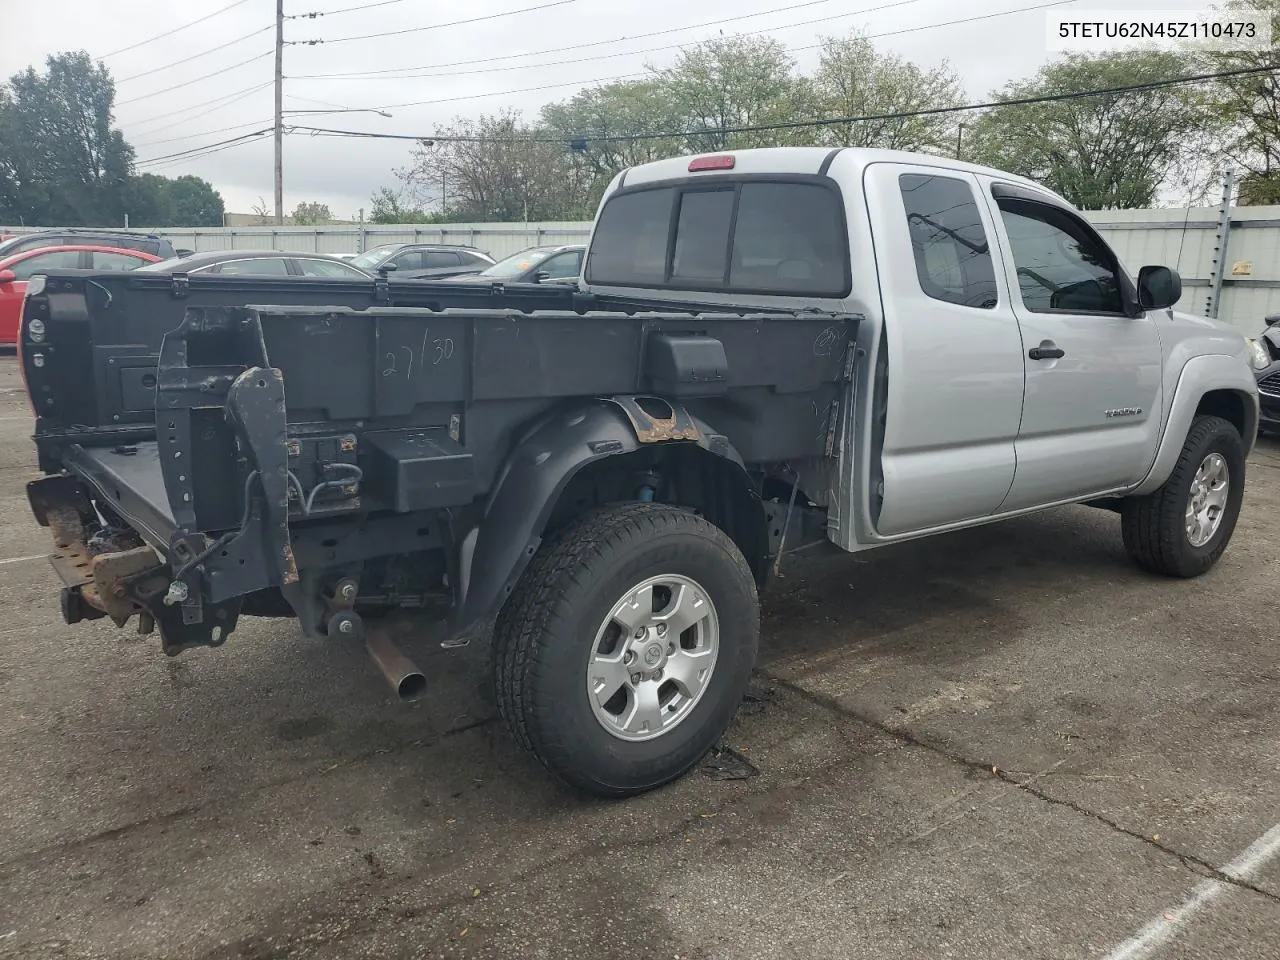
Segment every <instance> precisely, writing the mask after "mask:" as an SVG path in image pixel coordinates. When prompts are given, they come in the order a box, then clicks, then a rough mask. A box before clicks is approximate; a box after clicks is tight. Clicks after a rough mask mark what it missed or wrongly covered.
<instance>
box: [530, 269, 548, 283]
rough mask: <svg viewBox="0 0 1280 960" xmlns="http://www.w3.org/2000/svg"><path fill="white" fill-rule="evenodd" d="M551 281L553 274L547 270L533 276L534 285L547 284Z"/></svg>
mask: <svg viewBox="0 0 1280 960" xmlns="http://www.w3.org/2000/svg"><path fill="white" fill-rule="evenodd" d="M550 279H551V274H549V273H547V271H545V270H539V271H538V272H537V273H535V274H534V275H533V282H534V283H546V282H547V281H548V280H550Z"/></svg>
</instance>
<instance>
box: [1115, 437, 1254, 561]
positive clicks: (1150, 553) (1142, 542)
mask: <svg viewBox="0 0 1280 960" xmlns="http://www.w3.org/2000/svg"><path fill="white" fill-rule="evenodd" d="M1243 498H1244V443H1243V441H1242V440H1241V439H1240V433H1239V431H1237V430H1236V428H1235V427H1234V426H1232V425H1231V424H1230V423H1229V422H1227V421H1226V420H1223V419H1222V418H1221V417H1211V416H1198V417H1196V418H1195V420H1193V421H1192V423H1191V429H1190V430H1188V431H1187V439H1186V442H1185V443H1184V444H1183V446H1182V453H1181V454H1180V455H1179V456H1178V462H1177V463H1176V464H1175V465H1174V468H1173V473H1171V474H1170V475H1169V479H1168V480H1166V481H1165V482H1164V484H1163V485H1162V486H1161V487H1160V488H1159V489H1158V490H1156V491H1155V492H1154V493H1152V494H1149V495H1148V496H1145V497H1131V498H1129V499H1127V500H1125V501H1124V504H1123V507H1122V511H1121V518H1122V530H1123V532H1124V545H1125V549H1127V550H1128V552H1129V554H1130V556H1132V557H1133V558H1134V559H1135V560H1136V561H1137V562H1138V563H1139V564H1140V565H1141V566H1143V567H1145V568H1146V569H1148V570H1151V571H1153V572H1155V573H1162V574H1165V575H1167V576H1173V577H1197V576H1199V575H1200V574H1202V573H1205V572H1206V571H1208V570H1209V569H1210V568H1211V567H1212V566H1213V565H1214V564H1215V563H1217V562H1218V559H1219V558H1220V557H1221V556H1222V553H1223V551H1224V550H1226V549H1227V543H1228V542H1229V541H1230V540H1231V534H1232V532H1233V531H1234V530H1235V526H1236V518H1237V517H1238V516H1239V515H1240V504H1241V501H1242V500H1243Z"/></svg>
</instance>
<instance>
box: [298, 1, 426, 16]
mask: <svg viewBox="0 0 1280 960" xmlns="http://www.w3.org/2000/svg"><path fill="white" fill-rule="evenodd" d="M405 2H406V0H381V2H379V3H365V4H361V5H359V6H355V7H343V8H342V9H340V10H312V11H311V12H310V13H294V14H290V15H289V16H287V17H285V19H286V20H315V19H316V18H318V17H333V16H337V15H338V14H340V13H355V12H359V13H363V12H364V11H366V10H372V9H373V8H374V7H389V6H391V5H392V4H393V3H405Z"/></svg>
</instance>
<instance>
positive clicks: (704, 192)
mask: <svg viewBox="0 0 1280 960" xmlns="http://www.w3.org/2000/svg"><path fill="white" fill-rule="evenodd" d="M586 280H587V282H588V283H591V284H598V285H602V286H620V287H639V288H666V289H678V290H705V291H708V292H713V291H714V292H724V293H742V294H759V295H774V296H809V297H824V298H841V297H844V296H847V295H848V293H849V290H850V285H851V284H850V268H849V249H848V232H847V229H846V226H845V220H844V210H843V205H842V200H841V197H840V193H839V191H838V190H837V189H836V188H835V186H834V185H833V184H831V183H830V182H829V181H827V180H826V179H825V178H818V177H804V176H797V177H794V178H789V177H769V178H748V177H743V178H736V179H735V178H717V179H699V180H697V181H694V182H688V183H681V184H679V185H655V186H653V187H648V186H645V187H639V188H636V189H634V190H624V191H623V192H620V193H618V194H616V195H615V196H613V197H611V198H610V199H609V200H608V202H606V203H605V206H604V209H603V210H602V211H601V213H600V217H599V220H598V222H597V224H596V229H595V234H594V236H593V238H592V243H591V251H590V253H589V255H588V257H587V273H586Z"/></svg>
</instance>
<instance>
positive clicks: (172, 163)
mask: <svg viewBox="0 0 1280 960" xmlns="http://www.w3.org/2000/svg"><path fill="white" fill-rule="evenodd" d="M261 142H262V138H261V137H259V138H258V139H256V140H241V141H239V142H236V143H228V144H224V145H223V146H220V147H215V148H213V149H212V150H206V151H205V152H204V153H197V154H193V155H191V156H189V157H179V158H178V159H176V160H164V161H160V162H158V163H152V164H150V165H148V166H146V167H144V168H142V169H143V170H144V172H148V173H149V172H151V171H153V170H168V169H172V168H174V167H180V166H181V165H182V164H186V163H190V162H192V161H194V160H203V159H204V158H205V157H210V156H213V155H214V154H215V153H222V152H223V151H224V150H234V149H235V148H236V147H242V146H245V145H246V144H250V143H261Z"/></svg>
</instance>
